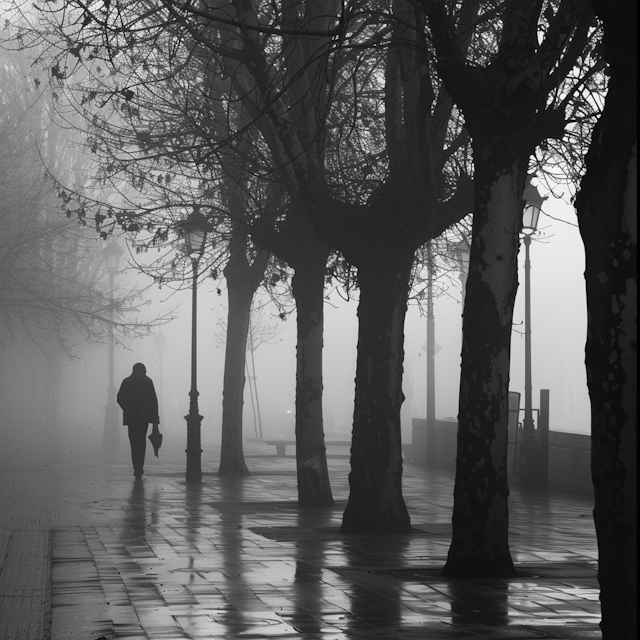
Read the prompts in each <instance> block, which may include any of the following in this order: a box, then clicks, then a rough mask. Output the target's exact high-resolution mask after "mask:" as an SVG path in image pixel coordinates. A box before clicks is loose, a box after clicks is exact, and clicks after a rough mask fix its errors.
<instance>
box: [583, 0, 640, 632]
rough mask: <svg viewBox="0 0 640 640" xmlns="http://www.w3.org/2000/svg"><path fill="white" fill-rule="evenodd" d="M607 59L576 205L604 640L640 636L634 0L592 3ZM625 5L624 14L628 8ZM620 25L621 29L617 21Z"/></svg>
mask: <svg viewBox="0 0 640 640" xmlns="http://www.w3.org/2000/svg"><path fill="white" fill-rule="evenodd" d="M594 4H595V5H596V9H597V10H598V9H600V11H599V14H600V17H602V18H603V19H604V24H605V38H606V39H607V46H605V49H606V50H607V53H608V61H609V62H610V83H609V89H608V93H607V98H606V105H605V110H604V112H603V114H602V116H601V118H600V120H599V122H598V124H597V125H596V127H595V129H594V132H593V136H592V143H591V147H590V150H589V154H588V155H587V172H586V174H585V177H584V178H583V180H582V184H581V190H580V193H579V195H578V198H577V200H576V208H577V213H578V220H579V224H580V232H581V234H582V238H583V240H584V245H585V251H586V271H585V278H586V286H587V309H588V329H587V347H586V366H587V384H588V386H589V395H590V398H591V475H592V478H593V485H594V493H595V508H594V511H593V517H594V521H595V526H596V533H597V536H598V551H599V553H598V580H599V582H600V602H601V605H602V621H601V623H600V627H601V629H602V633H603V637H604V638H605V640H609V639H610V640H627V639H630V638H636V637H637V611H638V609H637V607H638V549H637V544H638V538H637V536H638V521H637V482H638V477H637V476H638V458H637V429H638V422H637V420H638V419H637V393H638V388H637V317H638V307H637V268H638V254H637V226H636V225H637V219H636V216H637V211H636V202H637V198H636V193H637V143H638V129H637V84H636V82H637V76H636V73H637V63H636V60H637V59H636V57H635V55H637V54H634V55H630V52H629V50H628V48H629V47H631V48H632V49H633V51H635V47H636V40H637V15H636V14H637V8H636V3H635V2H628V3H621V4H620V6H616V5H609V4H606V3H594ZM623 9H624V10H623ZM616 22H617V24H616Z"/></svg>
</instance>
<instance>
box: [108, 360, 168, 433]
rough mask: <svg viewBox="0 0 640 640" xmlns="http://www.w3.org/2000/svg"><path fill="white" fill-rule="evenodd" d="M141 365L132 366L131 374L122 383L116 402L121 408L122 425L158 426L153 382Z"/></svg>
mask: <svg viewBox="0 0 640 640" xmlns="http://www.w3.org/2000/svg"><path fill="white" fill-rule="evenodd" d="M146 371H147V370H146V369H145V366H144V365H143V364H141V363H138V364H135V365H134V366H133V373H132V374H131V375H130V376H129V377H128V378H125V379H124V380H123V381H122V384H121V385H120V390H119V391H118V395H117V398H116V399H117V401H118V404H119V405H120V407H121V408H122V414H123V416H122V424H126V425H131V424H149V423H152V424H159V422H160V418H159V416H158V397H157V396H156V390H155V388H154V386H153V380H151V378H149V377H148V376H147V375H146Z"/></svg>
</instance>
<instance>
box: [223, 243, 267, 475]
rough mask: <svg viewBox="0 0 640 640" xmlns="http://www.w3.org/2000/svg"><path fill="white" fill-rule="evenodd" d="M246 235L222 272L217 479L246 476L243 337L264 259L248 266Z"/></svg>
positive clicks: (265, 263)
mask: <svg viewBox="0 0 640 640" xmlns="http://www.w3.org/2000/svg"><path fill="white" fill-rule="evenodd" d="M246 240H247V238H246V234H244V235H243V237H242V239H241V240H240V241H239V242H238V238H237V237H235V238H234V239H233V240H232V242H234V241H235V242H237V246H235V247H232V249H231V257H230V258H229V262H228V263H227V265H226V267H225V269H224V275H225V278H226V280H227V288H228V295H229V310H228V315H227V341H226V347H225V359H224V379H223V391H222V447H221V452H220V467H219V469H218V475H220V476H244V475H248V474H249V470H248V469H247V465H246V463H245V460H244V452H243V446H242V410H243V405H244V383H245V376H244V371H245V363H246V358H247V335H248V333H249V322H250V320H251V302H252V300H253V296H254V294H255V292H256V290H257V288H258V286H259V285H260V283H261V282H262V279H263V277H264V271H265V268H266V265H267V257H266V256H263V255H262V254H261V253H258V254H257V255H256V257H255V258H254V261H253V263H252V264H251V265H250V264H249V262H248V259H247V255H246Z"/></svg>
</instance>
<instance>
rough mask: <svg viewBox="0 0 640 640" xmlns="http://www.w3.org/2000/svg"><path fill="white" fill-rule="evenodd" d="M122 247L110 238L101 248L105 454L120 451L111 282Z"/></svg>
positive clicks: (118, 262) (103, 445) (103, 435)
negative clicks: (105, 297)
mask: <svg viewBox="0 0 640 640" xmlns="http://www.w3.org/2000/svg"><path fill="white" fill-rule="evenodd" d="M123 253H124V252H123V250H122V247H121V246H120V245H119V244H118V241H117V240H111V241H110V242H109V243H108V244H107V245H106V246H105V248H104V249H103V250H102V257H103V260H104V262H105V264H106V266H107V273H108V274H109V297H110V301H111V304H110V306H109V319H110V321H111V326H110V327H109V386H108V387H107V406H106V407H105V409H104V429H103V431H102V450H103V451H104V452H105V453H106V454H107V455H114V454H117V453H119V452H120V428H119V425H118V405H117V404H116V387H115V381H114V346H115V345H114V339H113V283H114V279H115V276H116V273H117V272H118V266H119V264H120V258H121V257H122V254H123Z"/></svg>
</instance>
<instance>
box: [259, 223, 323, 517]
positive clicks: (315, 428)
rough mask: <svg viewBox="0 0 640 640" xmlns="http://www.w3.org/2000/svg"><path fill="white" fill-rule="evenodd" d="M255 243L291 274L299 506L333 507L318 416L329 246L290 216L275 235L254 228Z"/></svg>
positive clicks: (266, 227) (269, 229)
mask: <svg viewBox="0 0 640 640" xmlns="http://www.w3.org/2000/svg"><path fill="white" fill-rule="evenodd" d="M252 238H253V240H254V242H255V243H256V244H257V245H258V246H260V247H262V248H263V249H265V250H266V251H269V252H270V253H272V254H273V255H275V256H277V257H278V258H280V259H281V260H284V261H285V262H286V263H287V264H288V265H289V267H291V268H292V269H293V270H294V271H295V275H294V276H293V279H292V283H291V286H292V292H293V298H294V300H295V302H296V322H297V325H296V326H297V345H296V349H297V355H296V464H297V471H298V504H299V505H300V506H305V507H321V506H328V505H332V504H333V497H332V494H331V485H330V483H329V470H328V468H327V459H326V453H325V445H324V428H323V416H322V375H323V374H322V348H323V337H322V336H323V330H324V276H325V274H326V271H327V258H328V256H329V254H330V253H331V249H330V248H329V246H328V245H326V244H325V243H324V242H322V241H321V240H320V239H319V238H318V236H317V235H316V234H315V233H314V232H313V230H312V229H311V227H310V226H309V224H308V222H307V220H306V218H305V217H303V216H295V215H294V214H293V213H291V214H290V216H289V218H288V220H287V222H286V223H284V224H282V223H281V224H280V225H279V231H278V232H276V231H275V230H274V229H273V226H272V225H271V224H267V225H264V226H256V227H255V228H254V229H253V232H252Z"/></svg>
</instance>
